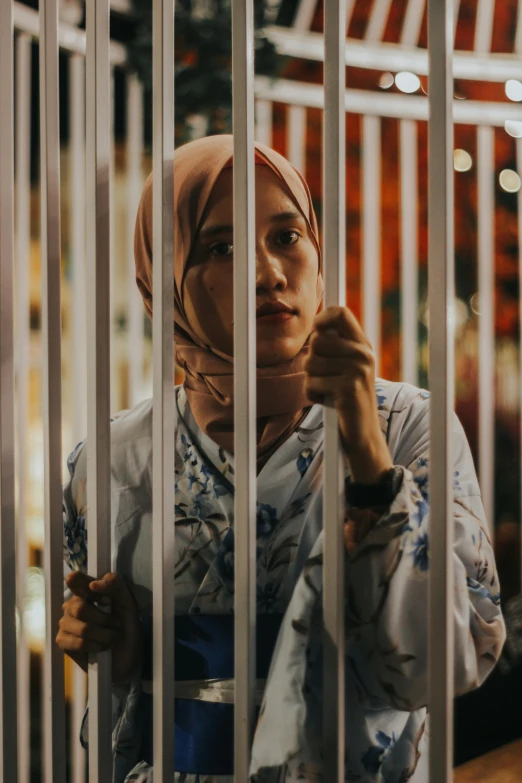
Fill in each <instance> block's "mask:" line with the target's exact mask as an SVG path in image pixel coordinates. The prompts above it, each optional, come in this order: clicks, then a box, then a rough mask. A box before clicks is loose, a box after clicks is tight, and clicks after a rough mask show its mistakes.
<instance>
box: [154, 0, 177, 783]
mask: <svg viewBox="0 0 522 783" xmlns="http://www.w3.org/2000/svg"><path fill="white" fill-rule="evenodd" d="M153 41H154V48H153V112H154V114H153V156H154V157H153V207H154V209H153V215H154V218H153V248H155V252H156V259H157V263H155V264H154V267H153V280H152V284H153V294H154V307H153V315H152V330H153V334H152V343H153V420H152V428H153V430H152V432H153V446H152V462H153V476H152V515H153V534H152V560H153V563H154V569H153V581H152V587H153V725H154V742H153V746H154V747H153V756H154V779H156V778H157V780H158V781H159V783H171V781H172V780H173V778H174V768H175V766H174V765H175V761H174V590H173V584H174V447H173V444H174V443H175V401H174V343H173V340H174V330H173V324H174V309H173V308H174V304H173V303H174V275H173V269H174V3H173V2H172V0H154V5H153Z"/></svg>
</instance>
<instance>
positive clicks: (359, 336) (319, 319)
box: [314, 307, 368, 342]
mask: <svg viewBox="0 0 522 783" xmlns="http://www.w3.org/2000/svg"><path fill="white" fill-rule="evenodd" d="M314 329H317V330H318V331H321V332H324V331H325V330H327V329H334V330H335V331H336V332H337V333H338V334H339V336H340V337H346V338H348V339H352V340H359V341H361V342H367V341H368V338H367V337H366V335H365V334H364V331H363V329H362V327H361V325H360V323H359V321H358V320H357V318H356V317H355V315H354V314H353V313H352V311H351V310H350V309H349V308H348V307H327V308H325V309H324V310H322V311H321V312H320V313H318V315H316V316H315V319H314Z"/></svg>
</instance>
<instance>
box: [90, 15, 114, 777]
mask: <svg viewBox="0 0 522 783" xmlns="http://www.w3.org/2000/svg"><path fill="white" fill-rule="evenodd" d="M109 42H110V38H109V0H88V2H87V55H86V76H87V84H86V95H87V101H86V106H87V115H86V116H87V128H86V141H87V144H86V149H87V174H86V183H87V329H88V331H87V438H88V449H87V504H88V507H89V519H88V537H89V572H90V573H91V574H92V575H94V576H98V577H102V576H103V575H104V574H106V573H108V572H109V571H110V570H111V524H110V520H111V495H110V469H111V454H110V452H111V443H110V290H109V286H110V236H109V232H110V216H109V209H110V192H109V191H110V182H109V180H110V132H111V128H110V105H111V102H110V69H109ZM88 691H89V781H90V783H109V781H111V780H112V743H111V723H112V716H111V653H110V651H107V652H103V653H98V654H93V655H91V656H90V658H89V685H88Z"/></svg>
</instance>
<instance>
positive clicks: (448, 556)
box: [428, 0, 455, 783]
mask: <svg viewBox="0 0 522 783" xmlns="http://www.w3.org/2000/svg"><path fill="white" fill-rule="evenodd" d="M452 6H453V2H452V0H444V1H443V2H441V0H428V40H429V52H430V74H429V80H430V95H429V100H430V120H429V202H428V203H429V223H428V235H429V236H428V305H429V313H430V324H431V328H430V330H429V355H430V359H429V383H430V391H431V403H430V404H431V409H430V462H431V472H430V529H431V535H430V583H429V584H430V595H429V647H428V650H429V711H430V715H431V720H430V754H429V773H430V774H429V780H430V783H449V781H451V780H452V767H453V677H454V628H453V623H454V619H453V614H454V610H453V600H454V598H453V597H454V573H453V536H454V530H453V528H454V523H453V449H452V440H451V438H452V429H453V409H454V336H453V334H454V332H453V330H454V326H453V325H454V314H453V310H454V298H455V295H454V241H453V208H454V197H453V176H454V174H453V124H452V121H451V101H452V96H453V79H452V68H451V60H452V50H453V17H452Z"/></svg>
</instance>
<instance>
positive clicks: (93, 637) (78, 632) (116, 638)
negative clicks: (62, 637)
mask: <svg viewBox="0 0 522 783" xmlns="http://www.w3.org/2000/svg"><path fill="white" fill-rule="evenodd" d="M60 630H61V631H63V633H67V634H71V635H72V636H78V637H79V638H80V639H85V640H86V641H90V642H97V643H98V644H101V645H102V646H103V648H104V649H106V650H109V649H112V648H113V647H115V646H116V645H118V644H119V643H120V642H121V640H122V633H121V631H119V630H116V629H115V628H105V627H103V626H101V625H95V624H94V623H84V622H83V621H82V620H77V619H76V618H75V617H71V616H66V617H62V618H61V620H60Z"/></svg>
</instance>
